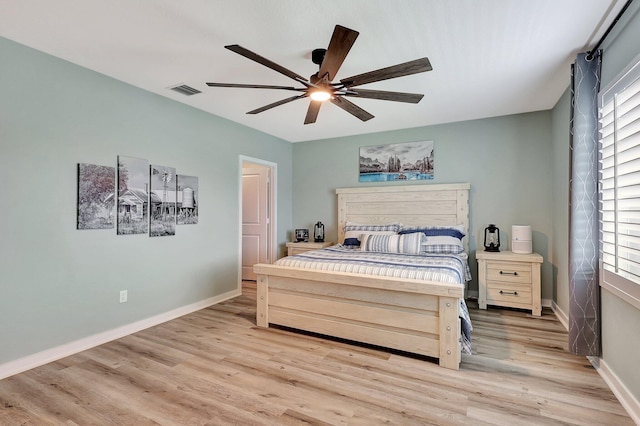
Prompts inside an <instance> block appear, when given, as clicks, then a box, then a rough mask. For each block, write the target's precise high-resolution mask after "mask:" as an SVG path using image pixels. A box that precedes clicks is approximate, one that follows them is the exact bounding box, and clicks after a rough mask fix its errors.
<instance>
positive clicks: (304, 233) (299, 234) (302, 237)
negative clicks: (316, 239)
mask: <svg viewBox="0 0 640 426" xmlns="http://www.w3.org/2000/svg"><path fill="white" fill-rule="evenodd" d="M296 242H298V243H302V242H305V243H308V242H309V230H308V229H303V228H298V229H296Z"/></svg>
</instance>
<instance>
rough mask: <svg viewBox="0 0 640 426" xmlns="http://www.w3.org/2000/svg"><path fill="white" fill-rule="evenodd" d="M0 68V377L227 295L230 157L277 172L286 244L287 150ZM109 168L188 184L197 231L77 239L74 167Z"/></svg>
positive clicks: (9, 59) (122, 92) (77, 70)
mask: <svg viewBox="0 0 640 426" xmlns="http://www.w3.org/2000/svg"><path fill="white" fill-rule="evenodd" d="M0 58H2V59H1V65H0V185H1V188H2V191H0V192H1V193H2V204H1V205H2V208H1V209H0V289H1V292H0V364H2V363H4V362H7V361H11V360H15V359H18V358H20V357H23V356H26V355H29V354H33V353H36V352H38V351H42V350H45V349H49V348H52V347H55V346H58V345H61V344H64V343H67V342H70V341H74V340H77V339H81V338H85V337H87V336H91V335H93V334H95V333H99V332H102V331H106V330H110V329H113V328H116V327H118V326H123V325H126V324H129V323H132V322H135V321H137V320H141V319H144V318H147V317H150V316H153V315H157V314H161V313H163V312H167V311H169V310H172V309H176V308H179V307H182V306H186V305H189V304H192V303H196V302H198V301H202V300H205V299H208V298H211V297H214V296H217V295H220V294H223V293H225V292H229V291H232V290H233V289H235V288H236V287H237V283H238V281H237V280H238V276H237V272H238V232H239V231H238V217H239V212H238V194H239V185H238V183H239V177H238V176H239V173H240V172H239V156H240V155H246V156H249V157H253V158H259V159H263V160H267V161H270V162H273V163H277V168H278V188H277V190H278V224H279V225H280V229H279V232H278V241H279V242H280V243H284V242H285V241H286V239H287V231H288V229H290V228H291V227H292V225H291V224H292V221H291V214H292V209H291V191H292V189H291V178H292V169H291V159H292V146H291V144H290V143H289V142H285V141H282V140H280V139H277V138H274V137H272V136H269V135H266V134H263V133H260V132H257V131H253V130H251V129H248V128H246V127H243V126H240V125H237V124H234V123H232V122H230V121H227V120H224V119H221V118H218V117H214V116H212V115H210V114H206V113H204V112H202V111H199V110H196V109H193V108H190V107H187V106H185V105H182V104H180V103H177V102H174V101H171V100H168V99H166V98H163V97H160V96H157V95H155V94H151V93H148V92H145V91H142V90H139V89H137V88H134V87H132V86H129V85H127V84H124V83H122V82H119V81H116V80H113V79H111V78H108V77H105V76H103V75H101V74H97V73H95V72H92V71H89V70H87V69H84V68H81V67H78V66H75V65H73V64H70V63H68V62H65V61H63V60H60V59H57V58H54V57H51V56H48V55H45V54H42V53H40V52H37V51H35V50H32V49H29V48H26V47H24V46H21V45H18V44H16V43H14V42H11V41H9V40H6V39H2V38H0ZM117 155H128V156H134V157H141V158H146V159H148V160H150V161H151V162H152V163H156V164H163V165H168V166H174V167H176V169H177V171H178V173H182V174H187V175H193V176H198V177H199V179H200V180H199V194H200V200H199V201H200V218H199V224H198V225H191V226H179V227H178V228H177V231H176V235H175V236H173V237H156V238H150V237H149V236H147V235H131V236H117V235H116V233H115V230H83V231H78V230H76V229H75V228H76V185H77V178H76V165H77V163H80V162H83V163H93V164H102V165H109V166H115V165H116V158H117ZM124 289H127V290H128V294H129V301H128V302H127V303H123V304H120V303H119V298H118V296H119V291H120V290H124Z"/></svg>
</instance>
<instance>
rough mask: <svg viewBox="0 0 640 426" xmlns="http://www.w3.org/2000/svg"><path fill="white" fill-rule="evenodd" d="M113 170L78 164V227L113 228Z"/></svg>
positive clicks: (114, 176)
mask: <svg viewBox="0 0 640 426" xmlns="http://www.w3.org/2000/svg"><path fill="white" fill-rule="evenodd" d="M115 170H116V169H115V168H114V167H108V166H98V165H95V164H85V163H79V164H78V229H110V228H113V226H114V220H113V204H114V200H113V184H114V182H115V178H116V171H115Z"/></svg>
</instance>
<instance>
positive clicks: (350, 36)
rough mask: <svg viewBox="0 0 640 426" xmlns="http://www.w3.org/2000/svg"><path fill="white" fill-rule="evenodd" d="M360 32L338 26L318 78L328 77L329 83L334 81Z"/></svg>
mask: <svg viewBox="0 0 640 426" xmlns="http://www.w3.org/2000/svg"><path fill="white" fill-rule="evenodd" d="M358 34H360V33H359V32H358V31H354V30H350V29H349V28H345V27H343V26H341V25H336V27H335V28H334V30H333V35H332V36H331V41H330V42H329V47H328V48H327V52H326V53H325V54H324V59H323V60H322V64H321V65H320V71H318V77H320V78H322V77H324V76H325V75H327V78H328V80H329V81H332V80H333V79H334V78H335V77H336V74H337V73H338V70H339V69H340V66H342V63H343V62H344V59H345V58H346V57H347V54H348V53H349V50H351V47H352V46H353V43H355V41H356V38H358Z"/></svg>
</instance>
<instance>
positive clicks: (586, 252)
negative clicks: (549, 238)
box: [569, 51, 601, 356]
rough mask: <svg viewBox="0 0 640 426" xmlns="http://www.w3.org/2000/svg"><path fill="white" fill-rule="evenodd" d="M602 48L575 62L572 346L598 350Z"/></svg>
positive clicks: (571, 188) (577, 350)
mask: <svg viewBox="0 0 640 426" xmlns="http://www.w3.org/2000/svg"><path fill="white" fill-rule="evenodd" d="M600 64H601V52H600V51H598V52H594V54H593V57H589V54H587V53H582V54H579V55H578V57H577V58H576V61H575V62H574V64H573V66H572V67H571V164H570V171H571V178H570V183H569V191H570V209H569V263H570V265H569V292H570V294H569V296H570V300H569V350H570V351H571V352H573V353H575V354H577V355H584V356H599V355H600V287H599V285H598V247H599V245H598V91H599V90H600Z"/></svg>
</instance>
